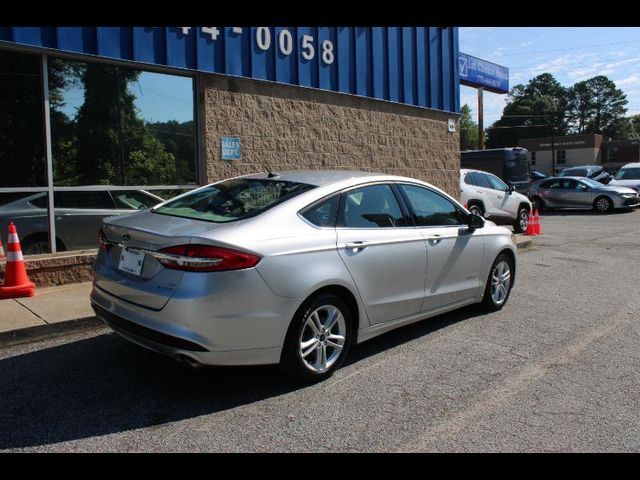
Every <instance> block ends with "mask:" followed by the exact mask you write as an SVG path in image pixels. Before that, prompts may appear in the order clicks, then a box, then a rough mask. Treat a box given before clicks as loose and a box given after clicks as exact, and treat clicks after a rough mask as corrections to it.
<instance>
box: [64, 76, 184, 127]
mask: <svg viewBox="0 0 640 480" xmlns="http://www.w3.org/2000/svg"><path fill="white" fill-rule="evenodd" d="M129 90H130V91H131V92H132V93H133V94H134V95H135V96H136V99H135V100H134V104H135V106H136V108H137V109H138V111H139V112H140V115H141V116H142V117H143V118H144V119H145V120H146V121H147V122H166V121H168V120H177V121H179V122H186V121H189V120H193V79H192V78H189V77H179V76H175V75H165V74H162V73H155V72H153V73H152V72H142V73H141V74H140V76H139V77H138V82H137V83H135V84H130V85H129ZM64 99H65V105H64V106H63V107H62V111H63V112H64V113H65V114H67V115H68V116H69V117H71V118H74V117H75V116H76V112H77V109H78V108H80V107H81V106H82V104H83V103H84V91H83V89H81V88H76V87H70V88H68V89H67V90H66V91H65V96H64Z"/></svg>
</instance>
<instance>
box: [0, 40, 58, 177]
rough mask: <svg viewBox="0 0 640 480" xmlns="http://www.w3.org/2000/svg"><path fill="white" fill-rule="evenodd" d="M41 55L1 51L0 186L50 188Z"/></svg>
mask: <svg viewBox="0 0 640 480" xmlns="http://www.w3.org/2000/svg"><path fill="white" fill-rule="evenodd" d="M41 68H42V67H41V59H40V55H34V54H26V53H21V52H12V51H8V50H0V188H9V187H46V186H47V166H46V165H47V164H46V158H45V153H44V133H43V132H44V121H43V113H42V112H43V102H42V74H41Z"/></svg>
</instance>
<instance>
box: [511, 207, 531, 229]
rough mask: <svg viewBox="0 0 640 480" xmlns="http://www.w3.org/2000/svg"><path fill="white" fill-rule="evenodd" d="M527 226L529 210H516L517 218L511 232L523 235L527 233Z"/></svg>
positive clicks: (522, 208)
mask: <svg viewBox="0 0 640 480" xmlns="http://www.w3.org/2000/svg"><path fill="white" fill-rule="evenodd" d="M528 224H529V210H527V209H526V208H524V207H521V208H519V209H518V216H517V217H516V221H515V222H514V223H513V231H514V232H516V233H524V232H526V231H527V226H528Z"/></svg>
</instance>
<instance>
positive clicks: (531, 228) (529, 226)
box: [524, 210, 536, 235]
mask: <svg viewBox="0 0 640 480" xmlns="http://www.w3.org/2000/svg"><path fill="white" fill-rule="evenodd" d="M533 222H534V219H533V213H532V212H531V210H529V220H528V221H527V231H526V232H524V234H525V235H536V227H535V226H534V224H533Z"/></svg>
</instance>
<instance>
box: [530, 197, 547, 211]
mask: <svg viewBox="0 0 640 480" xmlns="http://www.w3.org/2000/svg"><path fill="white" fill-rule="evenodd" d="M533 203H535V205H534V206H533V208H535V209H537V210H538V212H540V213H541V212H542V211H543V210H545V209H546V208H547V207H546V205H545V204H544V200H542V199H541V198H540V197H533Z"/></svg>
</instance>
